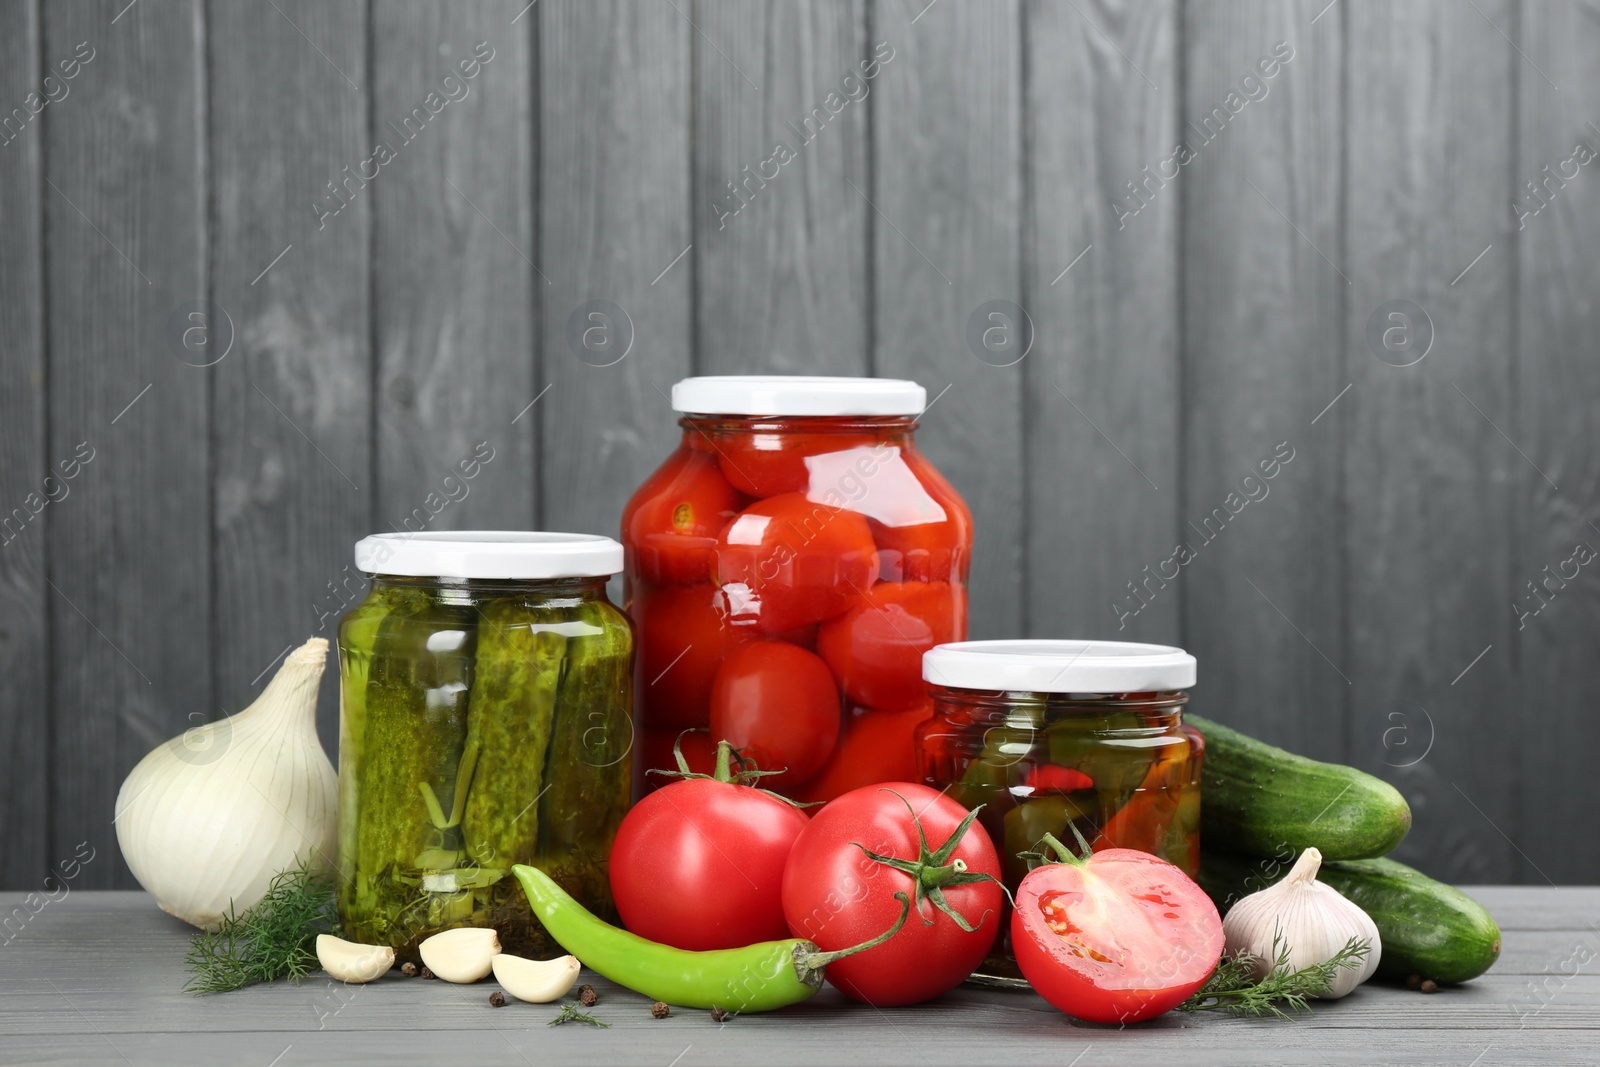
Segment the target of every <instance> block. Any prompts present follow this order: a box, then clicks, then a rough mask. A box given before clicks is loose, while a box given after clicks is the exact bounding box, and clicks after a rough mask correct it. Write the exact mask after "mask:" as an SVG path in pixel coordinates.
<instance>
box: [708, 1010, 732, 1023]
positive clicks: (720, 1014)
mask: <svg viewBox="0 0 1600 1067" xmlns="http://www.w3.org/2000/svg"><path fill="white" fill-rule="evenodd" d="M729 1014H731V1013H730V1012H729V1011H728V1009H727V1008H712V1009H711V1021H712V1022H714V1023H720V1022H721V1021H722V1020H724V1019H726V1018H727V1017H728V1016H729Z"/></svg>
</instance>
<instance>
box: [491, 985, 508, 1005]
mask: <svg viewBox="0 0 1600 1067" xmlns="http://www.w3.org/2000/svg"><path fill="white" fill-rule="evenodd" d="M505 1006H506V995H505V994H504V993H502V992H500V990H498V989H496V990H495V991H494V992H493V993H490V994H489V1007H491V1008H503V1007H505Z"/></svg>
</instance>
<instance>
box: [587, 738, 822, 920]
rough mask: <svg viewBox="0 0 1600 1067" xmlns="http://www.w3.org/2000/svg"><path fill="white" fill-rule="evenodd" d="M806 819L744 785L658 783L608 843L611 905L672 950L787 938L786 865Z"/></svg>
mask: <svg viewBox="0 0 1600 1067" xmlns="http://www.w3.org/2000/svg"><path fill="white" fill-rule="evenodd" d="M691 736H693V735H691ZM808 821H809V820H808V819H807V817H806V815H805V813H804V812H803V811H801V810H800V809H799V808H796V807H795V806H794V805H792V804H789V803H786V802H785V801H783V800H780V799H779V798H777V797H775V796H773V795H771V794H770V793H766V792H763V791H762V790H760V789H755V788H752V787H751V786H748V785H741V784H738V783H735V782H723V781H718V780H716V779H714V778H683V779H679V780H678V781H675V782H672V783H671V784H669V785H666V786H663V787H662V788H661V789H659V790H657V791H656V792H654V793H651V794H650V795H649V796H647V797H645V798H644V799H643V800H641V801H639V803H638V804H636V805H634V807H633V810H631V811H629V812H628V814H627V816H626V817H625V818H624V819H623V820H622V826H621V827H620V828H619V829H618V830H617V837H616V843H615V844H613V845H612V846H611V894H612V896H613V897H615V898H616V902H617V912H618V914H620V915H621V916H622V921H623V923H624V924H625V925H626V926H627V927H628V929H629V930H632V931H633V932H634V933H636V934H638V935H639V936H641V937H646V938H649V939H650V940H652V941H660V942H662V943H663V944H668V945H674V946H676V947H678V948H686V949H696V950H699V949H719V948H738V947H740V946H742V945H752V944H755V943H756V942H758V941H771V940H775V939H777V938H782V937H785V936H787V934H788V927H787V924H786V922H785V920H784V913H783V906H782V900H781V897H780V892H781V889H782V885H783V871H784V864H785V862H786V861H787V860H788V857H789V850H790V848H791V847H792V846H793V845H794V842H795V839H796V838H798V837H799V836H800V832H801V831H802V830H804V829H805V827H806V824H807V822H808Z"/></svg>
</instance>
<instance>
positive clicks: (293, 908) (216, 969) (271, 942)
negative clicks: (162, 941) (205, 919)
mask: <svg viewBox="0 0 1600 1067" xmlns="http://www.w3.org/2000/svg"><path fill="white" fill-rule="evenodd" d="M338 926H339V912H338V907H337V904H336V902H335V900H334V895H333V880H332V879H331V878H330V877H329V876H328V874H327V873H326V872H324V871H320V870H316V869H314V868H312V867H311V865H310V864H309V863H307V862H306V861H304V860H302V861H301V863H300V865H299V866H298V867H294V868H291V869H289V870H286V871H280V872H279V873H278V874H276V875H274V876H273V878H272V884H271V885H270V886H269V887H268V889H267V895H266V896H264V897H262V898H261V901H260V902H259V903H258V904H256V905H255V906H254V907H252V908H247V909H245V911H244V913H243V914H239V913H236V912H234V910H233V909H232V908H231V907H230V908H229V909H228V914H227V915H226V916H225V917H224V918H223V920H222V922H221V923H220V924H219V925H218V927H217V929H215V930H201V931H200V932H199V933H197V934H195V935H194V937H193V938H192V939H191V940H190V942H189V954H188V956H187V957H185V959H184V962H185V963H186V964H188V966H189V970H190V971H191V972H192V976H191V977H190V979H189V982H188V984H187V985H185V986H184V987H183V988H184V992H187V993H194V994H195V995H197V996H198V995H200V994H203V993H225V992H227V991H228V990H230V989H241V988H243V987H244V986H247V985H253V984H254V983H256V982H271V981H274V980H276V979H279V978H288V979H289V980H290V981H293V982H298V981H299V980H300V979H301V978H303V977H305V976H306V975H307V974H309V973H311V972H312V971H314V970H316V968H317V966H318V964H317V954H316V950H315V942H316V938H317V935H318V934H325V933H331V932H334V931H335V930H337V929H338Z"/></svg>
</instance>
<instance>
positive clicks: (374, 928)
mask: <svg viewBox="0 0 1600 1067" xmlns="http://www.w3.org/2000/svg"><path fill="white" fill-rule="evenodd" d="M355 556H356V566H357V567H359V568H360V569H361V570H363V571H365V572H367V573H368V574H369V575H370V576H371V578H372V588H371V591H370V592H369V594H368V595H367V598H366V599H365V600H364V601H362V602H361V603H360V604H358V605H356V606H355V607H354V608H352V609H351V610H350V612H349V613H348V614H347V615H345V617H344V618H343V619H342V620H341V621H340V624H339V675H340V698H341V699H340V732H339V864H338V875H337V881H336V885H337V889H338V900H339V914H340V917H341V919H342V921H343V923H344V928H345V932H346V936H348V937H350V938H352V939H353V940H356V941H359V942H362V943H363V944H388V945H393V946H394V947H395V949H396V951H397V953H398V954H399V955H400V956H401V957H402V958H409V959H411V960H413V961H415V960H416V959H417V958H418V957H417V945H418V943H419V942H420V941H422V939H424V938H426V937H428V936H430V935H432V934H435V933H438V932H439V931H440V930H445V929H449V928H451V927H456V926H487V927H493V928H494V929H495V930H496V931H498V932H499V936H500V942H501V944H502V945H503V946H504V947H505V949H506V951H508V952H514V953H518V954H521V955H534V956H541V955H542V956H550V955H559V954H560V952H561V949H560V948H559V947H558V946H557V945H556V944H555V943H554V942H553V941H552V940H550V938H549V937H548V935H547V934H546V933H545V931H544V929H543V928H542V927H541V926H540V925H539V923H538V921H537V920H536V919H534V917H533V914H532V911H531V909H530V908H529V905H528V900H527V897H526V896H525V895H524V894H523V892H522V890H521V887H520V886H519V885H518V883H517V880H516V878H515V877H513V876H512V875H511V871H510V868H511V865H512V864H514V863H531V864H536V865H537V866H539V867H540V868H542V869H543V870H545V871H546V872H547V873H549V874H550V876H551V877H553V878H554V879H556V881H558V882H560V883H561V884H562V886H563V887H564V888H565V889H566V890H567V891H568V892H570V893H571V894H572V895H573V896H574V897H576V898H577V899H578V900H580V901H582V902H583V903H584V904H586V905H587V906H588V907H589V908H591V909H593V910H595V911H597V912H599V913H600V914H602V915H608V916H610V917H612V918H613V919H614V918H615V914H616V913H615V909H614V907H613V905H612V902H611V888H610V879H609V873H608V868H607V858H608V856H609V855H610V851H611V842H612V839H613V838H614V837H615V836H616V832H617V826H618V824H619V823H621V821H622V816H623V814H624V813H625V812H626V811H627V808H628V802H629V799H630V794H631V789H632V782H631V768H630V755H629V751H630V748H631V745H632V741H633V725H632V718H631V715H632V699H631V696H632V689H633V676H632V671H633V633H632V629H631V627H630V625H629V623H628V619H627V616H626V615H624V614H623V613H622V612H621V611H620V610H618V609H617V608H616V607H615V606H614V605H613V604H612V603H611V602H610V601H609V600H608V599H607V597H606V588H605V583H606V579H607V577H609V576H610V575H612V574H615V573H616V572H617V571H619V570H621V569H622V546H621V545H619V544H617V543H616V542H615V541H613V540H611V539H610V538H608V537H596V536H592V535H586V534H559V533H498V532H484V533H466V532H460V533H458V532H449V533H445V532H440V533H418V534H405V533H396V534H378V535H376V536H373V537H368V538H366V539H364V540H362V541H361V542H360V543H359V544H357V545H356V553H355Z"/></svg>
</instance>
